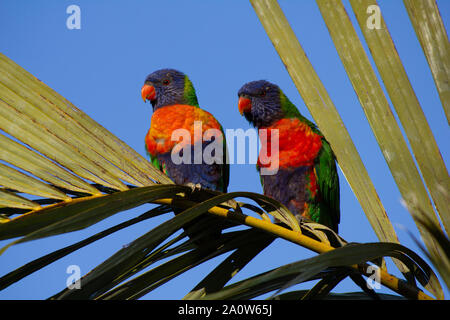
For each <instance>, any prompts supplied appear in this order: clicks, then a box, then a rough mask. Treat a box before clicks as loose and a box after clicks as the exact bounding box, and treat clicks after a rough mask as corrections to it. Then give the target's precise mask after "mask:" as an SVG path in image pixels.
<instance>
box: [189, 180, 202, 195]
mask: <svg viewBox="0 0 450 320" xmlns="http://www.w3.org/2000/svg"><path fill="white" fill-rule="evenodd" d="M185 186H186V187H189V188H191V192H192V193H193V192H196V191H200V190H201V189H202V185H201V184H200V183H192V182H188V183H186V184H185Z"/></svg>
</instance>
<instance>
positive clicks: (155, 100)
mask: <svg viewBox="0 0 450 320" xmlns="http://www.w3.org/2000/svg"><path fill="white" fill-rule="evenodd" d="M141 96H142V99H144V102H145V101H146V100H149V101H150V102H151V104H152V106H153V110H156V109H158V108H161V107H164V106H170V105H174V104H188V105H193V106H198V102H197V96H196V94H195V90H194V87H193V85H192V83H191V81H190V80H189V78H188V77H187V76H186V75H185V74H184V73H182V72H180V71H178V70H174V69H161V70H157V71H155V72H153V73H151V74H149V75H148V76H147V78H146V79H145V82H144V86H143V87H142V89H141Z"/></svg>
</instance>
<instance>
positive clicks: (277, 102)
mask: <svg viewBox="0 0 450 320" xmlns="http://www.w3.org/2000/svg"><path fill="white" fill-rule="evenodd" d="M281 94H282V93H281V90H280V88H279V87H278V86H277V85H275V84H273V83H270V82H268V81H266V80H258V81H252V82H248V83H246V84H244V85H243V86H242V87H241V89H239V91H238V97H239V105H238V107H239V112H240V113H241V115H244V116H245V118H246V119H247V120H248V122H250V123H251V124H252V125H253V126H255V127H257V128H260V127H268V126H270V125H271V124H273V123H274V122H275V121H277V120H279V119H281V118H283V116H284V113H283V109H282V105H281V99H280V95H281Z"/></svg>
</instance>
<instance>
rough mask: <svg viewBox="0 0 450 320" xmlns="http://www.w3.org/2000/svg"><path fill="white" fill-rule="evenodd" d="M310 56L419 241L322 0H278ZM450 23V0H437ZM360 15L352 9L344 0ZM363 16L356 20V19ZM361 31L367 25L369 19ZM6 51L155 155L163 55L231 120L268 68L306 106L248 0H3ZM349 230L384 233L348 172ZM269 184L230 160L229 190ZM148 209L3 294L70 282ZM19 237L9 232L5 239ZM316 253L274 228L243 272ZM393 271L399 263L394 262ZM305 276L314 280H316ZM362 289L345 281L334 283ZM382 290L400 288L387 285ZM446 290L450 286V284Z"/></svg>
mask: <svg viewBox="0 0 450 320" xmlns="http://www.w3.org/2000/svg"><path fill="white" fill-rule="evenodd" d="M279 2H280V5H281V7H282V9H283V10H284V12H285V14H286V16H287V18H288V20H289V22H290V24H291V26H292V28H293V29H294V31H295V33H296V34H297V37H298V38H299V41H300V43H301V44H302V46H303V48H304V50H305V52H306V54H307V56H308V58H309V59H310V61H311V62H312V64H313V66H314V68H315V70H316V72H317V73H318V75H319V77H320V79H321V80H322V82H323V83H324V85H325V87H326V89H327V90H328V92H329V94H330V97H331V99H332V100H333V102H334V104H335V105H336V107H337V108H338V111H339V113H340V115H341V117H342V119H343V121H344V123H345V125H346V127H347V129H348V131H349V132H350V135H351V137H352V139H353V141H354V143H355V145H356V147H357V149H358V150H359V152H360V155H361V158H362V160H363V162H364V164H365V166H366V168H367V170H368V172H369V175H370V176H371V178H372V180H373V183H374V185H375V187H376V189H377V191H378V194H379V196H380V199H381V201H382V202H383V204H384V206H385V208H386V210H387V213H388V216H389V218H390V219H391V221H392V223H393V224H394V227H395V229H396V231H397V234H398V237H399V239H400V241H401V243H402V244H404V245H406V246H407V247H409V248H411V249H413V250H414V251H416V252H419V251H418V248H417V246H416V245H415V244H414V243H413V241H412V240H411V238H410V236H409V235H408V234H407V232H406V231H405V228H406V229H408V230H410V231H411V232H412V233H413V234H414V235H416V236H418V231H417V229H416V227H415V225H414V222H413V221H412V219H411V217H410V215H409V213H408V212H407V211H406V210H405V209H404V208H403V207H402V206H401V204H400V194H399V191H398V189H397V187H396V185H395V182H394V180H393V178H392V176H391V174H390V172H389V169H388V167H387V165H386V162H385V160H384V158H383V156H382V154H381V152H380V150H379V148H378V145H377V143H376V140H375V138H374V136H373V134H372V132H371V130H370V127H369V125H368V123H367V120H366V118H365V115H364V112H363V111H362V108H361V106H360V105H359V102H358V99H357V96H356V94H355V93H354V91H353V88H352V86H351V83H350V81H349V80H348V78H347V75H346V73H345V70H344V68H343V66H342V64H341V62H340V60H339V57H338V55H337V53H336V51H335V49H334V46H333V43H332V41H331V39H330V37H329V34H328V31H327V29H326V26H325V24H324V22H323V20H322V17H321V15H320V12H319V10H318V8H317V5H316V3H315V2H314V1H312V0H304V1H294V0H290V1H289V0H286V1H279ZM437 3H438V6H439V9H440V12H441V15H442V18H443V20H444V24H445V25H446V27H447V30H448V23H449V22H450V20H449V15H450V1H447V0H439V1H437ZM72 4H75V5H78V6H79V7H80V9H81V29H80V30H69V29H68V28H67V27H66V19H67V18H68V17H69V15H68V14H67V13H66V8H67V7H68V6H69V5H72ZM344 4H345V6H346V8H347V12H348V13H349V15H350V18H351V19H352V21H353V22H354V23H355V18H354V15H353V13H352V11H351V8H350V6H349V4H348V3H347V1H344ZM379 4H380V7H381V11H382V14H383V16H384V19H385V20H386V23H387V25H388V28H389V30H390V33H391V36H392V37H393V39H394V42H395V45H396V48H397V51H398V53H399V55H400V58H401V59H402V61H403V63H404V66H405V68H406V71H407V73H408V76H409V78H410V81H411V83H412V86H413V88H414V90H415V92H416V95H417V97H418V99H419V102H420V104H421V106H422V108H423V110H424V113H425V116H426V118H427V120H428V121H429V123H430V126H431V127H432V130H433V133H434V135H435V138H436V140H437V143H438V145H439V147H440V150H441V154H442V156H443V158H444V161H446V163H448V159H449V152H450V144H449V143H448V137H449V131H448V130H449V127H448V124H447V121H446V119H445V115H444V112H443V109H442V105H441V103H440V100H439V97H438V94H437V91H436V88H435V86H434V82H433V78H432V75H431V72H430V70H429V68H428V64H427V62H426V59H425V57H424V55H423V52H422V49H421V47H420V44H419V42H418V40H417V38H416V36H415V33H414V30H413V28H412V26H411V24H410V21H409V18H408V15H407V13H406V10H405V8H404V6H403V3H402V1H400V0H384V1H379ZM355 25H356V24H355ZM357 31H358V34H359V35H360V37H362V36H361V33H360V31H359V29H358V28H357ZM0 39H2V41H1V42H0V52H2V53H3V54H5V55H6V56H8V57H9V58H11V59H12V60H14V61H15V62H16V63H18V64H19V65H21V66H22V67H24V68H25V69H26V70H28V71H29V72H31V73H32V74H33V75H35V76H36V77H37V78H39V79H41V80H42V81H43V82H45V83H46V84H47V85H49V86H50V87H52V88H53V89H54V90H56V91H57V92H59V93H60V94H62V95H63V96H65V97H66V98H68V99H69V100H70V101H71V102H73V103H74V104H75V105H76V106H77V107H79V108H80V109H82V110H83V111H84V112H86V113H87V114H88V115H89V116H91V117H92V118H93V119H95V120H96V121H97V122H99V123H100V124H101V125H103V126H104V127H106V128H107V129H108V130H110V131H111V132H113V133H114V134H115V135H117V136H118V137H119V138H120V139H122V140H123V141H125V142H126V143H127V144H128V145H130V146H131V147H132V148H134V149H135V150H136V151H137V152H139V153H140V154H142V155H145V151H144V136H145V134H146V132H147V130H148V128H149V126H150V117H151V114H152V111H151V108H150V105H149V104H144V103H143V101H142V99H141V96H140V88H141V86H142V84H143V81H144V79H145V77H146V75H147V74H149V73H151V72H153V71H155V70H157V69H160V68H165V67H170V68H176V69H179V70H181V71H183V72H185V73H186V74H187V75H188V76H189V77H190V79H191V80H192V82H193V84H194V87H195V88H196V91H197V95H198V99H199V103H200V106H201V107H203V108H204V109H206V110H208V111H210V112H211V113H213V114H214V115H215V116H216V118H217V119H218V120H219V121H220V122H221V124H222V126H223V127H224V128H231V129H233V128H234V129H236V128H243V129H244V130H246V129H248V128H249V125H248V123H247V122H246V120H245V119H244V118H243V117H240V115H239V113H238V110H237V91H238V89H239V88H240V87H241V86H242V85H243V84H244V83H246V82H248V81H252V80H259V79H266V80H269V81H271V82H274V83H276V84H278V85H279V86H280V88H281V89H282V90H283V91H284V92H285V94H286V95H287V96H288V97H289V98H290V100H291V101H292V102H293V103H294V104H295V105H296V106H297V107H298V108H299V110H300V111H301V112H302V113H303V114H304V115H305V116H306V117H308V118H310V119H311V116H310V114H309V112H308V110H307V108H306V106H305V105H304V103H303V101H302V99H301V97H300V95H299V93H298V91H297V90H296V88H295V86H294V84H293V83H292V81H291V79H290V77H289V74H288V73H287V71H286V69H285V68H284V66H283V64H282V62H281V60H280V59H279V57H278V54H277V53H276V51H275V49H274V48H273V46H272V44H271V42H270V40H269V38H268V37H267V35H266V34H265V32H264V29H263V27H262V26H261V24H260V22H259V20H258V18H257V16H256V14H255V13H254V11H253V8H252V7H251V5H250V3H249V2H248V1H242V0H234V1H230V0H228V1H225V0H222V1H206V0H204V1H200V0H197V1H189V2H187V1H175V0H171V1H143V0H140V1H137V0H130V1H126V2H125V1H113V0H109V1H106V0H95V1H92V0H91V1H87V0H71V1H61V0H58V1H57V0H47V1H31V0H30V1H25V0H14V1H13V0H4V1H2V2H1V3H0ZM340 187H341V224H340V234H341V235H342V237H344V238H345V239H347V240H348V241H354V242H372V241H377V238H376V236H375V234H374V232H373V231H372V229H371V227H370V225H369V223H368V221H367V219H366V217H365V214H364V213H363V211H362V210H361V207H360V205H359V203H358V202H357V200H356V198H355V196H354V195H353V193H352V191H351V189H350V188H349V186H348V184H347V182H346V181H345V179H344V177H343V176H342V174H341V173H340ZM244 190H245V191H254V192H262V189H261V186H260V183H259V177H258V175H257V172H256V170H255V168H254V165H250V164H248V165H232V166H231V180H230V185H229V191H244ZM147 208H150V206H149V205H148V206H146V207H143V208H139V209H135V210H130V211H127V212H122V213H119V214H117V215H115V216H113V217H111V218H109V219H107V220H105V221H102V222H101V223H98V224H96V225H95V226H92V227H90V228H87V229H85V230H82V231H80V232H75V233H70V234H66V235H61V236H55V237H50V238H46V239H43V240H39V241H35V242H30V243H25V244H20V245H17V246H13V247H11V248H10V249H8V250H7V251H6V253H4V254H3V255H2V256H0V275H4V274H6V273H7V272H9V271H11V270H14V269H15V268H18V267H20V266H22V265H23V264H25V263H27V262H29V261H31V260H33V259H35V258H38V257H40V256H42V255H43V254H45V253H49V252H52V251H54V250H56V249H59V248H61V247H63V246H66V245H69V244H72V243H73V242H75V241H78V240H81V239H84V238H85V237H87V236H89V235H91V234H94V233H95V232H99V231H101V230H103V229H105V228H107V227H109V226H113V225H115V224H117V223H119V222H121V221H125V220H127V219H129V218H130V217H134V216H136V215H137V214H139V213H141V212H144V210H146V209H147ZM167 218H168V216H164V217H162V218H158V219H154V220H149V221H145V222H143V223H141V224H139V225H136V226H133V227H131V228H129V229H127V230H124V231H122V232H119V233H115V234H113V235H111V236H109V237H108V238H106V239H104V240H102V241H99V242H96V243H94V244H93V245H91V246H89V247H87V248H85V249H83V250H80V251H79V252H76V253H73V254H71V255H69V256H66V257H65V258H63V259H61V260H59V261H58V262H56V263H54V264H52V265H50V266H48V267H46V268H45V269H43V270H41V271H39V272H37V273H34V274H32V275H30V276H28V277H27V278H25V279H23V280H22V281H21V282H19V283H18V284H15V285H12V286H10V287H9V288H7V289H5V290H3V291H0V299H44V298H47V297H49V296H50V295H52V294H54V293H56V292H58V291H60V290H62V289H63V288H64V287H65V284H66V278H67V277H68V276H69V275H68V274H67V273H66V268H67V267H68V266H69V265H73V264H75V265H79V266H80V268H81V272H82V274H85V273H87V272H88V271H89V270H91V269H92V268H93V267H95V266H96V265H98V264H99V263H101V262H102V261H104V260H105V259H106V258H108V257H109V256H111V255H112V254H113V253H114V252H116V251H117V250H119V249H120V248H121V247H122V246H123V245H125V244H127V243H129V242H131V241H132V240H134V239H135V238H137V237H138V236H140V235H142V234H143V233H144V232H146V231H148V230H150V229H151V228H152V227H154V226H156V225H157V224H158V223H161V222H162V221H163V220H165V219H167ZM7 243H9V241H2V242H0V246H3V245H6V244H7ZM310 256H312V253H310V252H308V251H307V250H306V249H303V248H298V247H297V246H295V245H293V244H290V243H288V242H286V241H284V240H281V239H279V240H276V241H275V242H274V243H273V244H272V245H271V246H270V247H269V248H268V249H266V250H265V251H264V252H262V253H261V254H260V255H259V256H258V257H257V258H255V259H254V260H253V261H252V262H251V263H250V264H249V265H248V266H247V267H246V268H245V269H244V270H243V271H242V272H241V273H240V274H238V275H237V276H236V277H235V280H241V279H244V278H246V277H249V276H251V275H254V274H256V273H259V272H263V271H266V270H269V269H271V268H275V267H277V266H280V265H283V264H286V263H289V262H293V261H297V260H300V259H304V258H306V257H310ZM223 258H224V257H223V256H221V257H219V258H218V259H217V258H216V259H214V260H212V261H210V262H208V263H205V264H204V265H202V266H201V267H198V268H197V269H195V270H192V271H190V272H187V273H185V274H184V275H182V276H180V277H178V278H177V279H175V280H173V281H171V282H169V283H167V284H166V285H164V286H162V287H160V288H158V289H156V290H155V291H153V292H151V293H149V294H147V295H146V296H145V297H144V298H147V299H180V298H182V297H183V296H184V295H185V294H186V293H187V291H186V290H189V289H191V288H193V287H194V286H195V285H196V284H197V283H198V282H199V281H200V280H201V279H202V278H203V277H204V276H205V275H206V274H207V272H208V271H209V270H211V269H212V268H213V267H214V266H215V265H217V263H218V262H219V261H221V260H222V259H223ZM393 273H394V274H398V273H396V272H395V271H393ZM310 286H311V284H310V283H309V284H307V286H306V287H310ZM355 290H357V291H359V289H358V288H356V287H355V286H354V285H352V284H351V282H349V281H344V282H343V283H342V284H340V285H339V286H338V287H337V288H336V290H335V291H336V292H348V291H355ZM379 292H390V290H388V289H384V288H383V289H381V290H379ZM447 298H448V293H447Z"/></svg>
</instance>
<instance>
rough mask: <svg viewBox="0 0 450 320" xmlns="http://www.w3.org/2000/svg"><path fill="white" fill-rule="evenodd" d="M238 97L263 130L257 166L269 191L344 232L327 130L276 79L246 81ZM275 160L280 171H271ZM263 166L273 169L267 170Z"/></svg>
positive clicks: (303, 216) (303, 215) (298, 212)
mask: <svg viewBox="0 0 450 320" xmlns="http://www.w3.org/2000/svg"><path fill="white" fill-rule="evenodd" d="M238 97H239V103H238V108H239V112H240V113H241V115H244V116H245V118H246V119H247V121H249V122H250V124H252V125H253V126H254V127H256V128H257V129H258V131H259V136H260V141H261V150H260V154H259V157H258V163H257V169H258V171H259V173H260V177H261V183H262V186H263V191H264V194H265V195H266V196H269V197H271V198H273V199H275V200H278V201H279V202H281V203H282V204H284V205H285V206H286V207H287V208H288V209H289V210H290V211H291V212H292V213H293V214H294V215H295V216H296V218H297V219H298V220H299V221H301V220H311V221H314V222H318V223H321V224H323V225H326V226H328V227H329V228H331V229H333V230H334V231H336V232H338V224H339V220H340V209H339V177H338V174H337V171H336V158H335V156H334V154H333V151H332V150H331V147H330V145H329V143H328V142H327V141H326V140H325V138H324V136H323V135H322V133H321V132H320V131H319V129H318V128H317V127H316V125H314V124H313V123H312V122H311V121H309V120H307V119H306V118H305V117H303V116H302V115H301V114H300V112H299V111H298V109H297V108H296V107H295V105H294V104H292V102H290V101H289V99H288V98H287V97H286V95H285V94H284V93H283V92H282V91H281V89H280V88H279V87H278V86H277V85H275V84H272V83H270V82H268V81H265V80H260V81H252V82H249V83H246V84H245V85H243V86H242V87H241V89H240V90H239V92H238ZM261 129H266V130H261ZM274 129H278V153H277V152H276V148H274V146H273V145H272V144H273V143H274V142H273V141H272V134H274V133H275V131H272V130H274ZM262 132H265V133H264V134H262ZM275 143H276V142H275ZM272 149H274V150H275V151H274V150H272ZM273 161H275V162H273ZM271 164H272V167H276V168H277V169H278V171H277V170H269V169H268V168H270V166H271ZM273 164H276V166H273ZM262 168H267V169H268V170H267V171H266V172H265V173H264V174H262V171H263V170H262Z"/></svg>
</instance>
